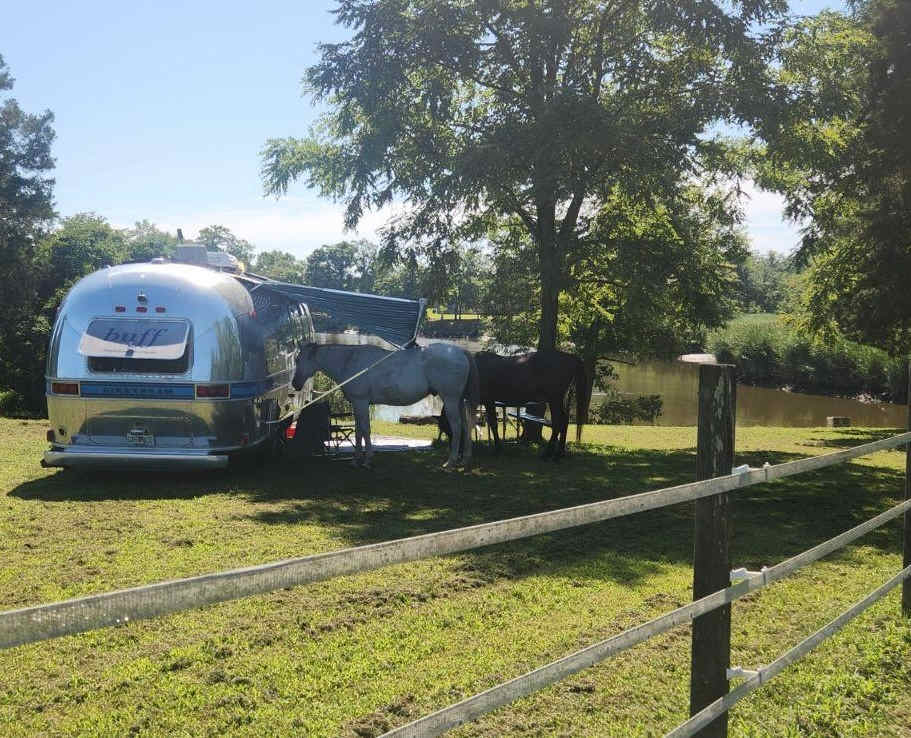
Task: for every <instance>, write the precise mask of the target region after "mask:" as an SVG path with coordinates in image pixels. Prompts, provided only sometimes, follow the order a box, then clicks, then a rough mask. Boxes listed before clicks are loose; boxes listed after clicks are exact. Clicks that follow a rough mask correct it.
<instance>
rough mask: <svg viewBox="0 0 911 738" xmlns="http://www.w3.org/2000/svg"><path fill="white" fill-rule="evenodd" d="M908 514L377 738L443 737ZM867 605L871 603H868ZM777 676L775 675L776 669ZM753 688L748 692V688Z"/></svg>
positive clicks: (705, 715) (887, 516) (865, 526)
mask: <svg viewBox="0 0 911 738" xmlns="http://www.w3.org/2000/svg"><path fill="white" fill-rule="evenodd" d="M909 510H911V500H906V501H905V502H902V503H900V504H898V505H896V506H895V507H893V508H891V509H889V510H886V511H885V512H883V513H880V514H879V515H877V516H876V517H875V518H871V519H870V520H867V521H866V522H864V523H861V524H860V525H858V526H856V527H854V528H851V529H850V530H847V531H845V532H844V533H841V534H840V535H837V536H835V537H834V538H831V539H829V540H828V541H825V542H823V543H820V544H819V545H818V546H814V547H813V548H811V549H809V550H808V551H804V552H803V553H800V554H798V555H797V556H793V557H792V558H790V559H787V560H786V561H782V562H781V563H780V564H776V565H775V566H772V567H769V568H767V569H765V570H764V571H762V572H758V573H755V574H754V575H753V576H750V577H747V578H746V579H744V580H742V581H740V582H738V583H737V584H734V585H732V586H730V587H728V588H727V589H723V590H720V591H718V592H713V593H712V594H710V595H708V596H706V597H703V598H701V599H698V600H696V601H695V602H691V603H690V604H688V605H684V606H683V607H678V608H677V609H676V610H672V611H671V612H669V613H665V614H664V615H661V616H660V617H657V618H655V619H654V620H650V621H649V622H647V623H643V624H642V625H637V626H635V627H633V628H630V629H628V630H625V631H623V632H622V633H619V634H618V635H615V636H612V637H611V638H607V639H605V640H603V641H600V642H599V643H595V644H593V645H591V646H588V647H586V648H583V649H581V650H579V651H576V652H575V653H573V654H571V655H569V656H565V657H563V658H561V659H558V660H557V661H554V662H552V663H550V664H547V665H546V666H542V667H539V668H537V669H535V670H534V671H530V672H528V673H527V674H523V675H522V676H519V677H516V678H515V679H511V680H509V681H508V682H504V683H503V684H499V685H497V686H496V687H491V688H490V689H488V690H486V691H484V692H481V693H479V694H476V695H474V696H472V697H468V698H466V699H464V700H462V701H461V702H457V703H455V704H453V705H450V706H449V707H445V708H443V709H442V710H438V711H437V712H434V713H432V714H430V715H426V716H424V717H422V718H419V719H417V720H415V721H413V722H411V723H408V724H407V725H403V726H401V727H399V728H395V729H393V730H390V731H388V732H386V733H384V734H383V735H382V737H381V738H416V737H417V736H421V737H422V738H427V737H429V736H436V735H440V734H441V733H445V732H446V731H447V730H451V729H452V728H455V727H456V726H458V725H461V724H462V723H466V722H470V721H471V720H476V719H477V718H479V717H481V716H482V715H484V714H485V713H488V712H491V711H492V710H495V709H497V708H498V707H502V706H503V705H507V704H509V703H510V702H514V701H515V700H517V699H519V698H521V697H525V696H527V695H529V694H532V693H533V692H536V691H537V690H539V689H542V688H543V687H547V686H549V685H551V684H554V683H555V682H558V681H560V680H561V679H564V678H566V677H568V676H571V675H572V674H575V673H577V672H580V671H582V670H583V669H587V668H589V667H591V666H594V665H595V664H597V663H600V662H601V661H604V660H605V659H608V658H610V657H611V656H616V655H617V654H619V653H622V652H623V651H626V650H628V649H630V648H632V647H633V646H637V645H639V644H640V643H643V642H644V641H647V640H648V639H649V638H652V637H653V636H656V635H660V634H661V633H664V632H666V631H668V630H672V629H673V628H676V627H677V626H679V625H683V624H685V623H688V622H690V621H692V620H693V619H694V618H696V617H698V616H700V615H704V614H706V613H708V612H712V611H713V610H717V609H718V608H719V607H723V606H724V605H727V604H730V603H731V602H734V601H736V600H738V599H740V598H741V597H743V596H745V595H747V594H749V593H750V592H755V591H757V590H760V589H763V588H764V587H767V586H768V585H770V584H772V583H773V582H776V581H778V580H779V579H784V578H785V577H787V576H790V575H791V574H793V573H794V572H795V571H797V570H798V569H801V568H803V567H804V566H807V565H808V564H812V563H813V562H814V561H818V560H819V559H821V558H823V557H825V556H828V555H829V554H830V553H832V552H833V551H837V550H838V549H840V548H843V547H844V546H846V545H847V544H849V543H851V542H852V541H854V540H857V539H858V538H860V537H861V536H863V535H866V534H867V533H869V532H870V531H873V530H875V529H876V528H879V527H880V526H882V525H885V524H886V523H888V522H889V521H890V520H894V519H895V518H897V517H899V516H900V515H904V513H905V512H907V511H909ZM909 570H911V567H909ZM906 571H908V570H906ZM898 581H901V580H898ZM898 581H895V582H894V583H893V584H892V585H891V586H890V589H891V587H894V586H895V585H896V584H898ZM883 594H885V592H883ZM870 604H872V602H871V603H870ZM776 663H777V662H776ZM771 666H772V665H769V667H767V668H771ZM782 668H783V667H782ZM778 671H780V669H779V670H778ZM775 673H776V674H777V673H778V672H777V671H776V672H775ZM772 676H774V674H769V675H768V676H767V677H766V679H765V681H767V680H768V679H770V678H771V677H772ZM758 686H759V682H757V683H756V687H758ZM756 687H754V689H755V688H756ZM750 691H752V690H750ZM732 704H733V703H732ZM714 705H715V703H713V706H714ZM728 707H729V706H728ZM719 714H721V712H720V711H718V709H717V706H715V707H714V709H712V710H711V711H709V709H708V708H706V710H703V711H702V712H700V713H699V714H698V715H699V716H701V717H700V720H699V722H698V724H695V723H694V725H697V729H698V728H701V727H703V726H704V725H705V724H707V723H708V722H710V721H711V720H713V719H715V718H716V717H717V716H718V715H719ZM693 719H695V718H693ZM681 727H682V726H681ZM673 735H674V736H675V738H677V733H673ZM680 735H681V736H682V735H692V733H681V734H680Z"/></svg>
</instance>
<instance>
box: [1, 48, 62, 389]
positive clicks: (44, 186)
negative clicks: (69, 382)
mask: <svg viewBox="0 0 911 738" xmlns="http://www.w3.org/2000/svg"><path fill="white" fill-rule="evenodd" d="M12 87H13V78H12V76H11V74H10V71H9V69H8V68H7V66H6V64H5V63H4V61H3V57H2V56H0V95H2V94H3V93H5V92H7V91H9V90H11V89H12ZM53 120H54V116H53V114H52V113H51V112H50V111H45V112H44V113H41V114H35V115H33V114H29V113H26V112H24V111H23V110H22V109H21V108H20V107H19V104H18V103H17V102H16V100H15V99H13V98H10V97H5V98H0V275H2V279H0V312H2V315H3V319H2V320H0V389H6V388H11V389H13V390H15V391H16V392H17V393H18V394H19V395H20V396H23V397H26V398H29V399H31V398H32V397H33V396H34V394H35V389H34V388H35V386H36V385H37V384H39V383H41V382H42V379H41V377H42V376H43V371H41V372H39V373H38V375H37V376H36V375H35V374H34V368H35V367H34V363H33V362H32V361H26V362H22V361H21V359H22V358H23V357H33V356H35V354H36V352H37V353H41V348H40V347H41V341H42V340H44V339H45V338H46V333H44V334H42V333H41V332H40V331H41V329H42V327H43V326H42V325H40V324H39V325H37V326H36V323H40V320H38V319H37V318H36V315H35V313H36V311H37V309H38V305H40V297H39V294H38V280H37V276H36V274H35V270H34V268H33V262H34V259H35V256H36V251H37V249H38V243H39V241H40V240H41V237H42V236H43V234H44V233H45V232H46V231H47V229H48V228H49V227H50V225H51V222H52V219H53V217H54V211H53V200H52V189H53V184H54V180H53V179H52V178H51V177H50V176H49V172H50V170H51V169H53V167H54V160H53V158H52V157H51V143H52V142H53V140H54V130H53V128H52V127H51V124H52V123H53ZM36 331H37V332H36Z"/></svg>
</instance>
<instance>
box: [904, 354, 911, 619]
mask: <svg viewBox="0 0 911 738" xmlns="http://www.w3.org/2000/svg"><path fill="white" fill-rule="evenodd" d="M907 428H908V430H911V361H909V362H908V421H907ZM905 499H906V500H908V499H911V443H909V444H908V445H907V446H905ZM903 518H904V524H905V525H904V533H903V538H904V545H905V558H904V562H905V563H904V564H902V568H904V567H906V566H911V511H909V512H906V513H905V514H904V516H903ZM902 613H904V615H905V616H906V617H911V578H909V579H906V580H905V581H904V582H902Z"/></svg>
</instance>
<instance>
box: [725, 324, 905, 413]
mask: <svg viewBox="0 0 911 738" xmlns="http://www.w3.org/2000/svg"><path fill="white" fill-rule="evenodd" d="M707 348H708V350H709V351H711V352H712V353H714V354H715V355H716V356H717V357H718V359H719V361H722V362H727V363H732V364H736V365H737V370H738V381H740V382H743V383H745V384H752V385H758V386H761V387H789V388H790V389H793V390H795V391H797V392H808V393H810V394H818V395H836V396H841V397H857V396H861V397H863V396H866V397H869V398H870V399H877V400H887V401H891V402H906V401H907V382H908V378H907V363H906V361H905V360H904V359H902V358H892V357H890V356H889V355H888V354H887V353H886V352H885V351H883V350H882V349H878V348H874V347H872V346H865V345H862V344H858V343H854V342H852V341H848V340H846V339H844V338H840V339H839V338H836V337H828V338H827V339H826V340H824V341H823V340H819V339H818V338H814V337H813V336H812V335H810V334H807V333H806V332H805V331H801V330H800V329H799V328H797V327H794V326H793V325H791V324H790V323H788V322H786V321H785V320H783V319H782V318H781V317H779V316H774V315H765V316H762V315H760V316H745V317H743V318H738V319H737V320H735V321H732V322H731V323H730V324H729V325H728V326H726V327H725V328H723V329H721V330H717V331H713V332H712V333H710V334H709V336H708V341H707Z"/></svg>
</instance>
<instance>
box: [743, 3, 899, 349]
mask: <svg viewBox="0 0 911 738" xmlns="http://www.w3.org/2000/svg"><path fill="white" fill-rule="evenodd" d="M777 70H778V74H779V76H780V80H781V83H782V88H783V89H786V90H787V92H788V95H787V98H786V100H785V102H786V105H784V106H782V107H781V108H780V109H779V110H778V113H777V114H776V115H772V116H769V118H768V119H767V121H766V124H765V125H764V126H763V127H762V135H763V137H764V139H765V141H766V146H765V148H764V150H763V152H762V156H761V158H760V167H759V171H760V179H761V183H762V184H763V185H764V186H766V187H769V188H771V189H776V190H778V191H780V192H782V193H783V194H784V195H785V197H786V199H787V202H788V209H789V212H790V214H791V215H792V216H794V217H795V218H798V219H801V220H802V221H803V223H804V224H805V227H804V235H803V240H802V243H801V247H800V249H799V251H798V257H799V258H800V259H801V260H802V262H804V263H807V264H809V269H808V270H807V272H806V275H805V280H804V283H805V285H806V292H805V295H804V301H803V306H804V314H803V317H804V319H805V322H806V325H807V326H808V327H809V328H812V329H815V330H816V331H819V332H822V333H825V332H827V331H831V332H835V333H841V334H844V335H847V336H848V337H849V338H852V339H855V340H858V341H860V342H862V343H873V344H876V345H879V346H881V347H883V348H886V349H888V350H890V351H892V352H893V353H903V352H907V351H908V350H909V349H911V290H908V287H907V281H908V280H907V275H908V273H909V271H911V143H909V142H911V136H909V135H908V131H909V129H911V3H908V2H903V1H898V0H871V1H870V2H858V3H856V4H854V10H853V12H852V13H849V14H846V13H834V12H825V13H821V14H820V15H818V16H815V17H812V18H807V19H804V20H802V21H801V22H800V23H798V24H796V25H795V26H794V28H792V29H791V30H790V31H789V33H788V34H787V35H786V37H785V43H784V45H783V47H782V54H781V59H780V64H779V65H778V67H777Z"/></svg>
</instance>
